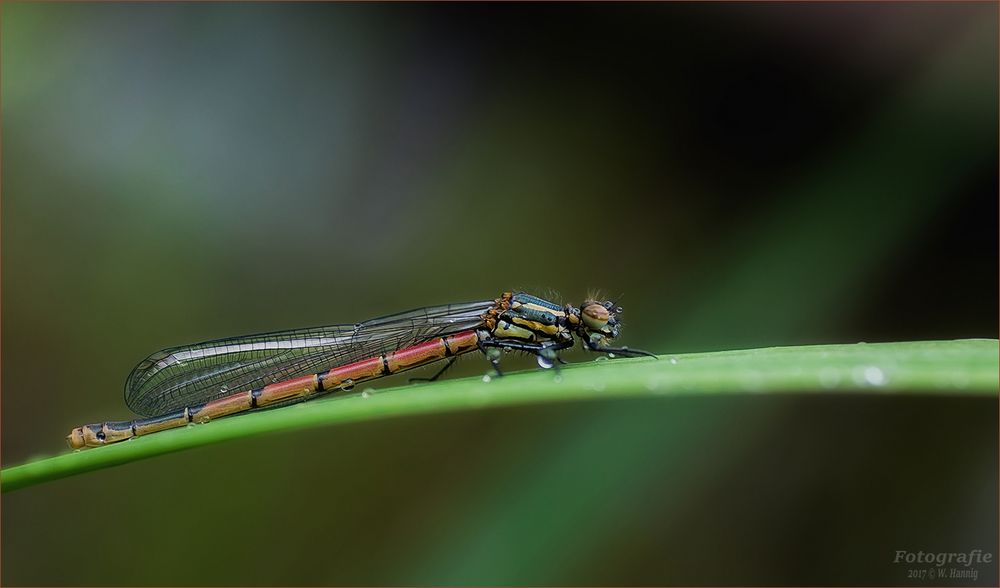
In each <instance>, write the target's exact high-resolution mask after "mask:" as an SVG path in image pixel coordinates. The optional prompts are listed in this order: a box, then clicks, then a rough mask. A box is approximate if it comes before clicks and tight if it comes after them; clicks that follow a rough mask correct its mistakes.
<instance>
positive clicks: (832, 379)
mask: <svg viewBox="0 0 1000 588" xmlns="http://www.w3.org/2000/svg"><path fill="white" fill-rule="evenodd" d="M998 353H1000V348H998V342H997V341H996V340H992V339H971V340H960V341H923V342H912V343H876V344H864V343H860V344H853V345H816V346H802V347H774V348H767V349H748V350H738V351H720V352H710V353H692V354H680V355H661V356H660V358H659V360H654V359H651V358H636V359H621V360H615V361H594V362H587V363H582V364H574V365H569V366H565V367H564V369H562V370H561V372H560V373H559V374H558V375H557V374H556V373H554V372H552V371H541V370H536V371H528V372H522V373H516V374H510V375H508V376H505V377H503V378H494V379H492V380H491V381H489V382H484V381H483V380H482V379H481V378H464V379H457V380H444V381H439V382H434V383H431V384H422V385H412V386H401V387H396V388H391V389H386V390H379V391H376V392H374V393H372V392H364V393H354V394H351V395H345V396H340V397H337V396H331V397H327V398H323V399H317V400H315V401H311V402H307V403H301V404H297V405H293V406H288V407H284V408H279V409H275V410H269V411H261V412H257V413H249V414H246V415H242V416H239V417H235V418H228V419H222V420H219V421H215V422H212V423H208V424H205V425H190V426H188V427H186V428H183V429H176V430H171V431H164V432H162V433H157V434H155V435H150V436H148V437H140V438H136V439H132V440H129V441H127V442H123V443H119V444H115V445H109V446H107V447H102V448H98V449H90V450H85V451H79V452H67V453H66V454H63V455H58V456H55V457H50V458H44V459H40V460H37V461H33V462H30V463H26V464H23V465H19V466H14V467H10V468H6V469H4V470H3V471H2V474H0V489H2V490H3V492H8V491H11V490H16V489H19V488H24V487H27V486H31V485H34V484H39V483H41V482H45V481H49V480H56V479H59V478H63V477H66V476H71V475H74V474H80V473H83V472H88V471H92V470H97V469H101V468H106V467H111V466H115V465H120V464H124V463H128V462H131V461H135V460H139V459H144V458H149V457H153V456H156V455H161V454H164V453H170V452H174V451H181V450H183V449H189V448H192V447H199V446H202V445H208V444H211V443H217V442H220V441H227V440H231V439H239V438H243V437H249V436H253V435H260V434H265V433H271V432H276V431H290V430H296V429H305V428H309V427H318V426H325V425H333V424H344V423H355V422H360V421H367V420H373V419H381V418H388V417H398V416H409V415H418V414H428V413H441V412H450V411H461V410H474V409H482V408H490V407H502V406H514V405H524V404H532V403H542V402H576V401H585V400H591V399H613V398H629V397H643V396H646V397H648V396H662V395H667V396H669V395H682V394H683V395H709V394H742V393H815V392H819V393H845V392H846V393H876V394H889V393H897V392H906V393H927V394H957V395H985V396H996V395H997V392H998V370H1000V359H998Z"/></svg>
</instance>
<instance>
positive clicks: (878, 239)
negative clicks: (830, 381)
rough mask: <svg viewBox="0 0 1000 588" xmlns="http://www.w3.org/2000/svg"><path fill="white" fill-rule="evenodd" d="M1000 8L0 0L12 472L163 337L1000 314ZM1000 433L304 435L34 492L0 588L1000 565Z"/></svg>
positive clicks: (805, 423) (951, 410)
mask: <svg viewBox="0 0 1000 588" xmlns="http://www.w3.org/2000/svg"><path fill="white" fill-rule="evenodd" d="M997 17H998V14H997V6H996V4H991V3H974V4H963V3H942V4H937V3H909V4H908V3H892V4H864V3H863V4H853V3H849V4H838V5H833V4H819V5H801V4H782V3H779V4H742V3H741V4H738V5H727V4H714V3H713V4H614V5H612V4H585V5H526V4H514V5H492V4H477V5H453V4H447V5H422V4H405V5H397V4H358V5H355V4H228V3H227V4H186V3H176V4H174V3H170V4H141V5H140V4H82V3H74V4H59V3H45V4H20V3H4V4H3V7H2V115H3V118H2V124H3V128H2V131H3V135H2V138H3V152H2V165H3V175H2V190H3V194H2V207H3V208H2V213H3V214H2V280H3V281H2V303H3V317H2V318H3V322H2V329H3V340H2V365H3V371H2V385H3V396H2V408H3V411H2V427H3V430H2V442H3V446H2V458H3V462H4V464H5V465H12V464H16V463H21V462H23V461H25V460H27V459H30V458H33V457H37V456H40V455H46V454H53V453H56V452H60V451H64V450H65V449H64V444H63V436H64V435H65V434H66V433H67V432H68V431H69V429H70V428H72V427H73V426H76V425H80V424H83V423H84V422H93V421H97V420H102V419H124V418H129V413H128V411H127V410H126V409H125V407H124V404H123V401H122V386H123V382H124V379H125V376H126V375H127V374H128V372H129V370H130V369H131V368H132V367H133V365H135V363H136V362H137V361H138V360H140V359H141V358H142V357H144V356H145V355H147V354H148V353H150V352H152V351H154V350H156V349H159V348H162V347H166V346H171V345H176V344H182V343H189V342H194V341H199V340H204V339H210V338H216V337H222V336H229V335H238V334H244V333H252V332H259V331H266V330H275V329H285V328H291V327H296V326H310V325H316V324H329V323H340V322H355V321H357V320H361V319H365V318H370V317H372V316H378V315H381V314H387V313H390V312H394V311H398V310H403V309H408V308H412V307H416V306H424V305H430V304H439V303H444V302H454V301H462V300H471V299H479V298H487V297H493V296H495V295H496V293H498V292H500V291H502V290H505V289H511V288H518V289H525V290H528V291H532V292H535V293H539V294H543V295H552V296H554V297H557V298H559V299H561V300H564V301H579V300H581V299H582V298H583V297H584V296H585V295H586V294H587V293H588V292H589V291H591V290H593V289H600V290H601V291H603V292H605V293H607V294H608V295H610V296H612V297H615V296H618V295H619V294H623V295H624V296H623V297H622V298H621V304H622V305H623V306H624V307H625V315H624V317H623V318H624V320H625V330H624V335H623V337H622V342H623V343H625V344H628V345H631V346H635V347H641V348H645V349H649V350H651V351H655V352H658V353H666V352H670V353H683V352H688V351H704V350H717V349H718V350H721V349H733V348H742V347H754V346H769V345H795V344H812V343H827V342H856V341H892V340H918V339H953V338H966V337H989V338H996V337H997V325H998V314H997V300H998V288H997V279H998V272H997V267H998V255H997V237H998V235H997V218H998V209H997V190H998V185H997V177H998V168H997V161H998V148H997V128H998V120H997V101H998V92H997V68H998V64H997V51H998V44H997ZM555 293H558V294H555ZM568 359H570V360H571V361H581V360H586V359H587V357H586V356H583V355H582V354H578V353H573V354H570V357H569V358H568ZM513 365H516V366H518V367H525V368H529V367H530V366H531V364H530V362H527V361H522V362H521V363H517V362H513ZM455 371H456V376H459V375H462V374H465V375H473V374H480V373H482V372H484V371H485V363H484V362H482V361H478V360H468V361H464V362H462V363H461V364H460V365H459V366H457V367H456V370H455ZM401 382H402V380H399V379H397V380H395V383H401ZM378 385H379V386H382V385H389V383H386V384H382V383H379V384H378ZM996 441H997V402H996V399H995V398H994V399H992V400H991V399H988V398H987V399H973V398H961V397H957V398H956V397H947V396H944V395H942V396H941V397H920V398H917V397H906V396H904V397H892V398H890V397H861V396H808V397H802V398H795V397H792V396H776V397H740V396H733V397H727V398H719V397H713V398H705V399H699V398H684V399H679V398H673V399H662V400H656V401H649V400H644V401H638V400H636V401H628V402H615V403H610V402H606V403H585V404H578V405H561V406H545V407H532V408H523V409H509V410H496V411H485V412H479V413H466V414H454V415H439V416H428V417H420V418H411V419H405V420H393V421H384V422H377V423H370V424H363V425H354V426H348V427H340V428H333V429H317V430H314V431H308V432H305V433H301V432H297V433H294V434H275V435H270V436H266V437H264V438H257V439H252V440H245V441H239V442H233V443H228V444H222V445H218V446H212V447H205V448H201V449H198V450H194V451H189V452H184V453H180V454H174V455H169V456H163V457H159V458H156V459H151V460H147V461H144V462H140V463H134V464H130V465H128V466H124V467H119V468H113V469H110V470H105V471H100V472H96V473H91V474H86V475H82V476H77V477H74V478H69V479H65V480H61V481H58V482H55V483H51V484H47V485H43V486H38V487H35V488H31V489H27V490H24V491H20V492H15V493H12V494H9V495H5V496H4V497H3V504H2V506H3V510H2V541H3V544H2V547H3V550H2V578H0V581H2V583H4V584H6V585H11V584H35V585H38V584H42V585H59V584H73V585H89V584H102V585H117V584H133V585H138V584H161V585H163V584H166V585H172V584H180V585H190V584H194V585H211V584H240V585H258V584H265V585H296V584H382V585H391V584H411V585H412V584H415V585H421V584H532V585H537V584H555V585H564V584H596V585H603V584H616V585H648V584H657V585H660V584H675V583H682V584H731V583H737V584H744V585H752V584H840V583H849V584H859V583H860V584H893V585H900V584H906V583H909V582H912V580H908V579H907V578H906V577H905V569H904V567H905V566H900V565H894V564H893V563H892V558H893V554H894V552H895V550H899V549H907V550H913V551H916V550H925V551H928V550H929V551H963V550H969V549H975V548H979V549H983V550H986V551H989V552H991V553H993V554H994V557H996V553H997V514H998V513H997V502H996V496H997V457H998V456H997V442H996ZM979 573H980V576H979V579H978V581H977V582H976V583H978V584H984V585H995V584H996V582H997V568H996V564H995V561H994V563H993V564H992V565H991V566H984V567H982V568H980V569H979ZM939 583H946V581H944V580H940V581H939ZM963 583H967V582H963Z"/></svg>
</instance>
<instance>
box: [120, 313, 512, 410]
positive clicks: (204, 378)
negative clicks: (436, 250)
mask: <svg viewBox="0 0 1000 588" xmlns="http://www.w3.org/2000/svg"><path fill="white" fill-rule="evenodd" d="M493 305H494V301H493V300H485V301H476V302H465V303H460V304H448V305H444V306H434V307H429V308H419V309H416V310H411V311H407V312H402V313H399V314H394V315H390V316H386V317H382V318H377V319H372V320H370V321H365V322H363V323H356V324H353V325H331V326H327V327H316V328H310V329H293V330H289V331H278V332H274V333H263V334H258V335H247V336H243V337H231V338H228V339H216V340H214V341H205V342H203V343H196V344H194V345H184V346H180V347H171V348H169V349H164V350H162V351H157V352H156V353H154V354H152V355H150V356H149V357H147V358H146V359H144V360H143V361H141V362H140V363H139V365H137V366H136V367H135V369H133V370H132V373H131V374H129V377H128V380H127V381H126V382H125V403H126V404H127V405H128V407H129V408H130V409H132V411H133V412H135V413H137V414H140V415H142V416H156V415H158V414H162V413H165V412H170V411H173V410H178V409H181V408H184V407H185V406H194V405H198V404H202V403H204V402H208V401H211V400H215V399H217V398H222V397H224V396H228V395H230V394H234V393H236V392H240V391H243V390H251V389H256V388H262V387H264V386H265V385H267V384H270V383H272V382H280V381H282V380H287V379H290V378H297V377H299V376H304V375H307V374H313V373H316V372H321V371H326V370H329V369H331V368H334V367H336V366H339V365H345V364H349V363H353V362H355V361H359V360H362V359H366V358H369V357H377V356H379V355H382V354H384V353H388V352H390V351H394V350H396V349H401V348H403V347H408V346H410V345H414V344H416V343H420V342H422V341H426V340H429V339H433V338H435V337H441V336H444V335H449V334H452V333H457V332H460V331H465V330H468V329H472V328H475V327H477V326H479V325H480V324H482V315H483V314H484V313H485V312H486V311H487V310H489V309H490V308H491V307H492V306H493Z"/></svg>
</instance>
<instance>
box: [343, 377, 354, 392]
mask: <svg viewBox="0 0 1000 588" xmlns="http://www.w3.org/2000/svg"><path fill="white" fill-rule="evenodd" d="M340 389H341V390H343V391H344V392H350V391H351V390H354V380H352V379H350V378H347V379H346V380H344V381H343V382H342V383H341V384H340Z"/></svg>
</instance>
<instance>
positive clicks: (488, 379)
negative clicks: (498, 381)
mask: <svg viewBox="0 0 1000 588" xmlns="http://www.w3.org/2000/svg"><path fill="white" fill-rule="evenodd" d="M492 380H493V378H491V377H490V375H489V374H483V382H484V383H486V384H489V383H490V382H491V381H492Z"/></svg>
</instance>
